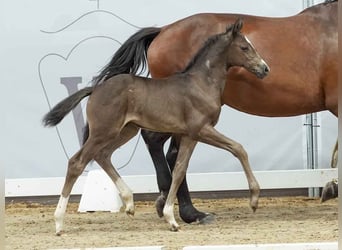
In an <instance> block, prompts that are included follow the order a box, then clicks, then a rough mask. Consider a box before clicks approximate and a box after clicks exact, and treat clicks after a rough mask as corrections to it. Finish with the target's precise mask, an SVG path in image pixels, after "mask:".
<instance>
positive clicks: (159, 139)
mask: <svg viewBox="0 0 342 250" xmlns="http://www.w3.org/2000/svg"><path fill="white" fill-rule="evenodd" d="M141 135H142V137H143V139H144V141H145V143H146V146H147V149H148V151H149V153H150V155H151V158H152V161H153V165H154V167H155V170H156V175H157V183H158V188H159V191H160V196H159V197H158V198H157V200H156V209H157V213H158V215H159V217H162V216H163V208H164V205H165V201H166V197H167V194H168V193H169V190H170V185H171V181H172V176H171V172H172V170H173V168H174V166H175V162H176V158H177V155H178V148H179V140H177V139H176V137H175V136H173V137H172V139H171V143H170V146H169V149H168V152H167V155H166V158H165V154H164V150H163V148H164V144H165V142H166V141H167V140H168V139H169V138H170V136H171V134H168V133H156V132H151V131H148V130H141ZM177 199H178V202H179V214H180V217H181V218H182V220H183V221H185V222H186V223H191V222H195V221H198V222H200V223H203V224H205V223H210V222H212V221H213V220H214V216H213V215H212V214H209V213H203V212H200V211H198V210H197V209H196V208H195V207H194V206H193V204H192V202H191V198H190V194H189V189H188V185H187V182H186V178H185V179H184V180H183V182H182V184H181V186H180V187H179V190H178V192H177Z"/></svg>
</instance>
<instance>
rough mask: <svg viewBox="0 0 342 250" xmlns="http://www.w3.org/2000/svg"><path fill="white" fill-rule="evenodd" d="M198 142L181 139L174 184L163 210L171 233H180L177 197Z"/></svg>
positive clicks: (186, 138) (173, 177) (186, 137)
mask: <svg viewBox="0 0 342 250" xmlns="http://www.w3.org/2000/svg"><path fill="white" fill-rule="evenodd" d="M196 143H197V141H194V140H193V139H191V138H190V137H188V136H183V137H182V138H181V139H180V146H179V152H178V156H177V160H176V164H175V167H174V169H173V171H172V182H171V187H170V191H169V194H168V196H167V199H166V202H165V206H164V209H163V214H164V217H165V220H166V221H167V222H168V223H169V225H170V226H171V228H170V229H171V231H178V229H179V225H178V223H177V222H176V220H175V216H174V204H175V200H176V195H177V191H178V188H179V186H180V184H181V183H182V181H183V179H184V177H185V175H186V170H187V168H188V165H189V160H190V157H191V155H192V152H193V150H194V148H195V146H196Z"/></svg>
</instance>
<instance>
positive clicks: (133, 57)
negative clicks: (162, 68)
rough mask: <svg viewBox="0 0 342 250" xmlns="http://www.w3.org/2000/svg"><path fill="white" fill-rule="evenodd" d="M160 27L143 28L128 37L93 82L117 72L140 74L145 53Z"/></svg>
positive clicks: (144, 64) (143, 69)
mask: <svg viewBox="0 0 342 250" xmlns="http://www.w3.org/2000/svg"><path fill="white" fill-rule="evenodd" d="M160 30H161V28H156V27H149V28H143V29H141V30H139V31H138V32H136V33H135V34H133V35H132V36H131V37H130V38H128V39H127V40H126V41H125V42H124V43H123V44H122V45H121V47H120V48H119V49H118V50H117V51H116V52H115V54H114V56H113V58H112V59H111V60H110V62H109V63H108V64H107V65H106V66H105V67H104V68H103V69H102V70H101V72H100V74H99V75H98V76H96V77H95V78H94V83H95V84H98V83H99V82H101V80H107V79H108V78H111V77H113V76H115V75H118V74H140V73H142V72H144V71H145V69H146V68H147V62H146V54H147V50H148V48H149V46H150V44H151V42H152V41H153V39H154V38H155V37H156V36H158V34H159V33H160Z"/></svg>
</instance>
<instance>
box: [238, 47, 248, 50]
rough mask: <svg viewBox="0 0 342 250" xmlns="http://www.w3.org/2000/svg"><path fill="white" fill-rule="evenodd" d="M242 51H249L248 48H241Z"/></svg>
mask: <svg viewBox="0 0 342 250" xmlns="http://www.w3.org/2000/svg"><path fill="white" fill-rule="evenodd" d="M240 48H241V50H242V51H248V47H247V46H241V47H240Z"/></svg>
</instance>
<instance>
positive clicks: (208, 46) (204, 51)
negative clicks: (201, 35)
mask: <svg viewBox="0 0 342 250" xmlns="http://www.w3.org/2000/svg"><path fill="white" fill-rule="evenodd" d="M232 29H233V25H230V26H229V27H227V29H226V31H225V32H223V33H220V34H216V35H213V36H211V37H209V38H208V39H207V40H206V41H205V42H204V44H203V46H202V47H201V48H200V49H199V50H198V52H197V53H196V54H195V55H194V57H193V58H192V59H191V60H190V62H189V63H188V65H187V66H186V67H185V69H184V70H183V71H181V72H180V73H185V72H187V71H188V70H190V69H191V68H192V67H193V66H194V65H195V64H196V63H197V62H198V60H199V59H200V58H201V57H202V56H203V55H205V54H207V53H208V51H209V50H210V49H211V48H212V47H213V46H214V45H215V44H216V43H217V41H219V40H220V38H221V37H222V36H224V35H226V34H227V33H228V32H230V31H231V30H232Z"/></svg>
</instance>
